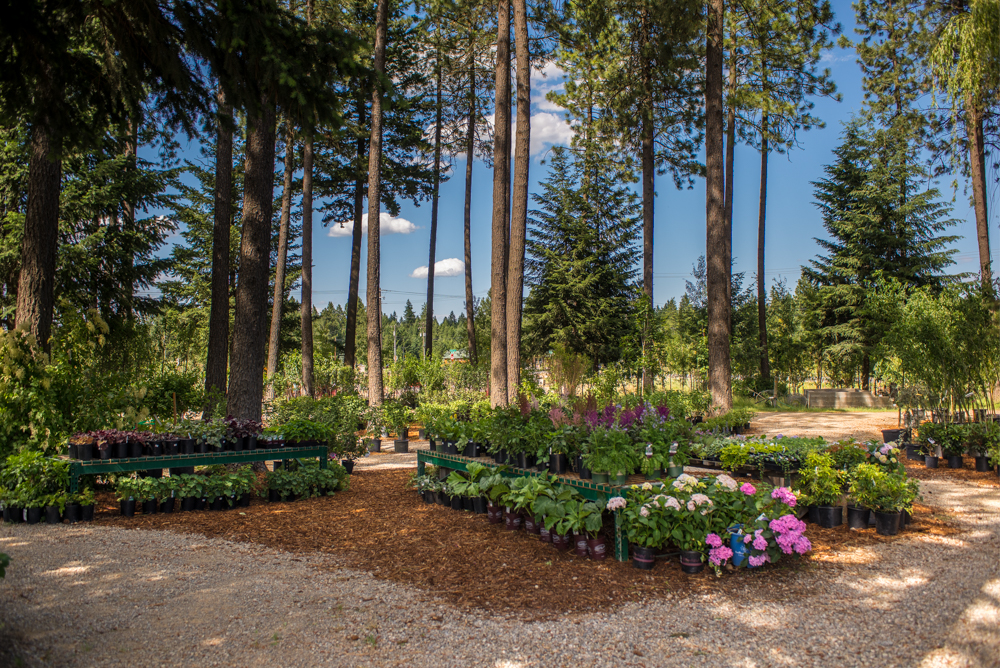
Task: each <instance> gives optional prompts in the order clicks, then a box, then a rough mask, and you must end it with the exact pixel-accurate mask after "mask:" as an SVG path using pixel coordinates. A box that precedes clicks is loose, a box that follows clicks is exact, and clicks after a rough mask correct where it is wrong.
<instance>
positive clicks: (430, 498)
mask: <svg viewBox="0 0 1000 668" xmlns="http://www.w3.org/2000/svg"><path fill="white" fill-rule="evenodd" d="M420 498H421V499H423V500H424V503H434V492H431V491H430V490H426V489H425V490H424V491H422V492H420Z"/></svg>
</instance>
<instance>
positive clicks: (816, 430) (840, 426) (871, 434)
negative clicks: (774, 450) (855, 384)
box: [750, 411, 899, 441]
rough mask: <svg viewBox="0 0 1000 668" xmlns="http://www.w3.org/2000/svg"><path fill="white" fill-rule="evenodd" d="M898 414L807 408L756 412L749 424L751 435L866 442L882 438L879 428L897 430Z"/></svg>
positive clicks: (894, 412) (891, 412)
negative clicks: (844, 439) (799, 410)
mask: <svg viewBox="0 0 1000 668" xmlns="http://www.w3.org/2000/svg"><path fill="white" fill-rule="evenodd" d="M898 426H899V415H898V413H897V412H896V411H843V412H835V411H829V412H824V413H813V412H807V411H801V412H794V411H793V412H788V413H781V412H776V413H758V414H757V418H756V419H755V420H754V421H753V422H751V423H750V431H751V432H753V433H755V434H770V435H772V436H773V435H776V434H784V435H785V436H823V437H824V438H826V439H827V440H830V441H837V440H840V439H843V438H851V437H853V438H855V439H857V440H859V441H867V440H868V439H871V438H874V439H878V440H882V430H883V429H897V428H898Z"/></svg>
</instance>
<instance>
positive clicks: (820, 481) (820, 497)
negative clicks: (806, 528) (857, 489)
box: [799, 452, 844, 529]
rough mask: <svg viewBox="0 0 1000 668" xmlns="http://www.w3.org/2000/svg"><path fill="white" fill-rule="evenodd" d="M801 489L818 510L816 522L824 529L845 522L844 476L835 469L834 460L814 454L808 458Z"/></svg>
mask: <svg viewBox="0 0 1000 668" xmlns="http://www.w3.org/2000/svg"><path fill="white" fill-rule="evenodd" d="M800 473H801V478H800V481H799V485H800V489H801V491H802V493H803V495H804V496H805V499H804V500H805V501H806V503H808V504H809V505H811V506H813V507H814V508H815V509H816V521H817V524H819V525H820V526H821V527H823V528H824V529H832V528H833V527H836V526H840V525H841V524H842V523H843V521H844V509H843V507H841V505H840V502H841V498H842V497H843V491H842V489H841V488H842V486H843V474H842V473H841V472H840V471H838V470H837V469H835V468H834V467H833V458H832V457H831V456H830V455H828V454H825V453H819V452H813V453H810V454H809V455H807V456H806V461H805V466H804V467H802V470H801V472H800Z"/></svg>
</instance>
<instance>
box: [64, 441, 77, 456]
mask: <svg viewBox="0 0 1000 668" xmlns="http://www.w3.org/2000/svg"><path fill="white" fill-rule="evenodd" d="M66 455H67V456H68V457H69V458H70V459H79V458H80V454H79V451H78V450H77V446H76V445H75V444H73V443H70V444H69V446H68V447H67V448H66Z"/></svg>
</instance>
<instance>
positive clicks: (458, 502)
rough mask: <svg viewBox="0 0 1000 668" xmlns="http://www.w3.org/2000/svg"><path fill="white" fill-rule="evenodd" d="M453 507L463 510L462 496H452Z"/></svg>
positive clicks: (453, 508)
mask: <svg viewBox="0 0 1000 668" xmlns="http://www.w3.org/2000/svg"><path fill="white" fill-rule="evenodd" d="M451 509H452V510H461V509H462V497H460V496H453V497H451Z"/></svg>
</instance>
